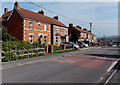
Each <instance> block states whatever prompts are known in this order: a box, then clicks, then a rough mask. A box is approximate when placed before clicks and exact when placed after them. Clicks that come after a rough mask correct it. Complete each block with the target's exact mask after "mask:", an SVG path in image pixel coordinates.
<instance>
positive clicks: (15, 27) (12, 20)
mask: <svg viewBox="0 0 120 85" xmlns="http://www.w3.org/2000/svg"><path fill="white" fill-rule="evenodd" d="M23 25H24V19H23V17H21V15H20V13H18V11H17V9H14V10H13V11H12V12H11V14H10V16H9V18H8V21H7V27H8V28H7V29H8V33H9V34H11V35H12V36H13V37H16V38H17V39H18V40H23Z"/></svg>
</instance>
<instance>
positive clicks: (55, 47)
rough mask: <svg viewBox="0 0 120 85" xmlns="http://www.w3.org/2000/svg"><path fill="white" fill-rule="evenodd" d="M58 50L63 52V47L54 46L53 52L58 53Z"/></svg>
mask: <svg viewBox="0 0 120 85" xmlns="http://www.w3.org/2000/svg"><path fill="white" fill-rule="evenodd" d="M57 50H63V46H55V45H54V46H53V51H54V52H56V51H57Z"/></svg>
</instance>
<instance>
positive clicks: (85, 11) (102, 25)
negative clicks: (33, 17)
mask: <svg viewBox="0 0 120 85" xmlns="http://www.w3.org/2000/svg"><path fill="white" fill-rule="evenodd" d="M33 3H35V4H37V5H39V6H42V7H44V8H47V9H49V10H52V11H54V12H57V13H59V14H62V15H64V16H67V17H70V18H73V19H75V20H78V21H75V20H72V19H68V18H65V17H62V16H59V15H58V16H59V20H60V21H61V22H63V23H64V24H65V25H67V26H68V24H69V23H73V24H74V25H79V26H81V27H83V28H87V29H88V30H89V23H90V22H92V23H93V26H92V28H93V29H92V32H93V33H94V34H95V35H97V36H98V37H100V36H104V35H106V36H110V35H117V34H118V3H117V2H33ZM20 5H21V8H25V9H28V10H31V11H34V12H37V11H38V10H44V9H42V8H40V7H37V6H34V5H33V4H30V3H28V2H21V4H20ZM5 7H7V8H8V9H9V10H11V9H12V8H13V2H4V3H3V2H2V14H3V13H4V12H3V11H4V8H5ZM44 11H45V15H47V16H50V17H53V16H55V15H57V14H55V13H51V12H49V11H47V10H44ZM2 14H0V15H2Z"/></svg>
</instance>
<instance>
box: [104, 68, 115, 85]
mask: <svg viewBox="0 0 120 85" xmlns="http://www.w3.org/2000/svg"><path fill="white" fill-rule="evenodd" d="M116 72H117V70H115V71H114V72H113V73H112V75H111V76H110V77H109V78H108V79H107V81H106V82H105V84H104V85H106V84H107V83H108V82H109V81H110V79H111V78H112V77H113V75H114V74H115V73H116Z"/></svg>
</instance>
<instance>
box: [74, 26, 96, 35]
mask: <svg viewBox="0 0 120 85" xmlns="http://www.w3.org/2000/svg"><path fill="white" fill-rule="evenodd" d="M73 27H74V28H75V29H76V30H78V31H80V32H84V33H87V34H91V35H93V36H96V35H94V34H93V33H91V32H89V31H86V30H83V29H80V28H79V27H77V26H73Z"/></svg>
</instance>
